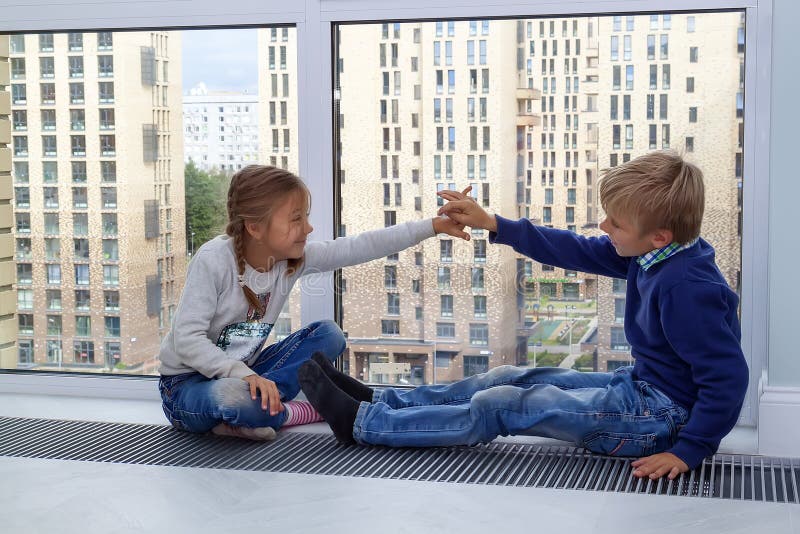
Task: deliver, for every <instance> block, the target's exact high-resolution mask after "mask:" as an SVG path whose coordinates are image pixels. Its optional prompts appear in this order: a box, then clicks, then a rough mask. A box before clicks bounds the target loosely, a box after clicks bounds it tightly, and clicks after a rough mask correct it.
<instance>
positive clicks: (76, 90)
mask: <svg viewBox="0 0 800 534" xmlns="http://www.w3.org/2000/svg"><path fill="white" fill-rule="evenodd" d="M69 103H70V104H83V83H70V84H69Z"/></svg>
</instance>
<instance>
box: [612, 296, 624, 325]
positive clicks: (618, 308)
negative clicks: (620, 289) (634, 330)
mask: <svg viewBox="0 0 800 534" xmlns="http://www.w3.org/2000/svg"><path fill="white" fill-rule="evenodd" d="M614 322H615V323H624V322H625V299H624V298H622V299H620V298H617V299H614Z"/></svg>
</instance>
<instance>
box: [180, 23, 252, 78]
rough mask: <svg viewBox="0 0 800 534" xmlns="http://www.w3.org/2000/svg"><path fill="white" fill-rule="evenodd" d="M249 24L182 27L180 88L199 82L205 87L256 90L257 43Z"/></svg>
mask: <svg viewBox="0 0 800 534" xmlns="http://www.w3.org/2000/svg"><path fill="white" fill-rule="evenodd" d="M256 31H257V30H255V29H253V28H242V29H236V30H185V31H183V32H182V34H181V38H182V40H183V92H184V93H188V91H189V90H190V89H191V88H192V87H194V86H195V85H197V84H198V83H199V82H204V83H205V84H206V86H207V87H208V90H209V91H238V92H241V91H245V90H246V91H247V92H248V93H251V94H257V93H258V46H257V39H256Z"/></svg>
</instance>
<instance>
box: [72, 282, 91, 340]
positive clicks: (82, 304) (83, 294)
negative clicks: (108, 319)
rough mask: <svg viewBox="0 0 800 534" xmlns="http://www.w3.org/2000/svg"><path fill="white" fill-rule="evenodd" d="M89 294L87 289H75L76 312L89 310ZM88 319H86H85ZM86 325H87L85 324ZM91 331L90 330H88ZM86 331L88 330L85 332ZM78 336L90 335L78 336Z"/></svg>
mask: <svg viewBox="0 0 800 534" xmlns="http://www.w3.org/2000/svg"><path fill="white" fill-rule="evenodd" d="M91 302H92V299H91V292H90V291H89V290H88V289H76V290H75V308H76V309H78V310H88V309H90V308H91ZM87 319H88V317H87ZM87 324H88V323H87ZM89 330H91V329H89ZM87 331H88V330H87ZM79 335H87V336H88V335H90V334H79Z"/></svg>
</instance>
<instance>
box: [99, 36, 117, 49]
mask: <svg viewBox="0 0 800 534" xmlns="http://www.w3.org/2000/svg"><path fill="white" fill-rule="evenodd" d="M113 40H114V34H113V33H112V32H98V33H97V49H98V50H111V49H112V48H113V45H114V42H113Z"/></svg>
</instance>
